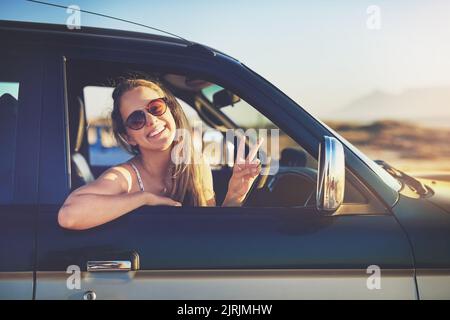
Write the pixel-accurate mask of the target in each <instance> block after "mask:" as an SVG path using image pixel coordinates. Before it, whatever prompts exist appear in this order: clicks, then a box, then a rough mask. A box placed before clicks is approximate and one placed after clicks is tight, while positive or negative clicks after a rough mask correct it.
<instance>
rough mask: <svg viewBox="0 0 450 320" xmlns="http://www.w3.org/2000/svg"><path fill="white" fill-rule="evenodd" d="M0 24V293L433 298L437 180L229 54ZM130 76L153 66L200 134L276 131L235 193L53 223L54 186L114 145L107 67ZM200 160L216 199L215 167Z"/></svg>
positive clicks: (87, 168) (60, 189) (439, 206)
mask: <svg viewBox="0 0 450 320" xmlns="http://www.w3.org/2000/svg"><path fill="white" fill-rule="evenodd" d="M0 39H1V43H2V49H1V50H0V56H1V59H0V95H1V97H0V113H1V116H0V122H1V125H0V130H2V132H1V135H0V139H2V140H1V141H2V143H1V148H2V153H1V154H2V156H1V160H0V170H1V177H2V178H1V180H0V190H1V192H0V216H1V223H0V230H1V232H0V298H2V299H36V300H41V299H75V300H76V299H88V300H89V299H91V300H92V299H441V298H442V299H449V298H450V194H449V192H448V190H449V189H448V184H445V183H444V182H436V181H431V180H426V181H425V180H424V181H422V182H421V181H420V180H418V179H416V178H413V177H410V176H408V175H406V174H404V173H402V172H400V171H399V170H397V169H395V168H393V167H392V166H390V165H389V164H387V163H384V162H379V163H376V162H374V161H372V160H370V159H369V158H367V157H366V156H365V155H364V154H363V153H361V152H360V151H359V150H358V149H357V148H355V147H354V146H353V145H352V144H351V143H349V142H348V141H346V140H345V139H344V138H342V137H341V136H340V135H339V134H338V133H336V132H334V131H333V130H332V129H331V128H329V127H328V126H327V125H325V124H324V123H322V122H321V121H320V120H318V119H316V118H315V117H313V116H312V115H311V114H310V113H308V112H307V111H306V110H305V109H304V108H302V107H301V106H300V105H298V104H297V103H296V102H295V101H293V100H292V99H290V98H289V97H288V96H286V95H285V94H284V93H283V92H282V91H281V90H279V89H278V88H277V87H276V86H274V85H272V84H271V83H270V82H268V81H267V80H266V79H264V78H263V77H261V76H260V75H258V74H257V73H255V72H254V71H252V70H251V69H250V68H248V67H247V66H246V65H244V64H243V63H241V62H240V61H238V60H236V59H234V58H232V57H230V56H229V55H227V54H225V53H222V52H220V51H218V50H216V49H213V48H210V47H208V46H205V45H202V44H199V43H194V42H190V41H187V40H184V39H178V38H175V37H168V36H160V35H153V34H146V33H137V32H129V31H121V30H109V29H100V28H90V27H83V28H81V29H79V30H78V29H73V30H70V29H68V28H67V27H66V26H64V25H52V24H40V23H27V22H13V21H1V22H0ZM277 62H278V61H277V59H276V58H274V60H273V61H271V63H274V64H276V63H277ZM292 63H295V62H292ZM311 63H314V62H313V61H312V62H311ZM130 74H131V75H133V76H138V77H140V76H142V77H147V76H148V77H157V78H158V79H160V80H161V81H163V82H164V83H165V84H166V85H167V87H168V88H170V90H171V91H172V92H173V93H174V95H175V96H176V97H177V99H179V100H180V101H182V102H183V108H185V110H186V113H187V114H188V115H189V118H190V120H193V119H194V118H195V119H196V120H197V121H200V123H201V124H202V126H204V127H206V128H207V132H208V133H207V134H206V133H205V134H203V142H205V143H211V142H213V143H214V142H217V141H219V140H221V139H222V138H223V137H224V135H225V132H226V131H227V130H229V129H233V130H235V129H248V128H250V127H252V126H256V125H258V126H259V128H262V129H268V130H269V131H270V130H279V136H278V137H279V141H280V144H279V146H280V150H279V152H276V150H275V147H276V145H275V144H273V146H272V149H273V150H271V151H273V152H272V153H273V155H274V157H273V159H272V160H273V161H272V162H270V161H266V166H265V169H266V172H267V173H268V174H266V175H261V176H259V177H258V181H257V182H256V183H255V184H254V187H253V189H252V190H251V192H250V194H249V196H248V198H247V199H246V201H245V204H244V205H243V206H242V207H228V208H222V207H219V206H217V207H164V206H155V207H151V206H144V207H141V208H138V209H136V210H134V211H133V212H131V213H129V214H127V215H125V216H123V217H121V218H119V219H117V220H114V221H112V222H109V223H107V224H104V225H102V226H99V227H96V228H92V229H88V230H82V231H80V230H78V231H75V230H67V229H64V228H62V227H61V226H60V225H59V224H58V219H57V216H58V211H59V209H60V208H61V206H62V204H63V202H64V200H65V199H66V197H67V196H68V194H69V193H70V192H71V191H73V190H74V189H76V188H78V187H80V186H82V185H84V184H86V183H89V182H90V181H92V180H93V179H95V178H96V177H98V176H99V175H100V174H101V173H102V172H104V171H105V170H106V169H107V168H109V167H110V166H111V165H113V164H116V163H120V162H121V161H124V160H125V159H127V157H129V155H127V154H126V153H124V152H123V151H121V149H119V148H118V147H117V145H115V144H114V142H112V141H110V140H108V138H107V133H108V131H110V126H109V125H108V123H107V122H105V119H107V117H106V116H105V112H106V111H107V110H108V107H109V106H110V101H109V100H108V99H110V94H111V91H112V88H113V86H114V85H113V83H114V80H115V79H117V78H118V77H123V76H126V75H130ZM299 76H301V75H299ZM104 106H106V108H104ZM97 107H98V108H97ZM105 110H106V111H105ZM273 132H274V136H276V135H275V133H276V134H278V131H273ZM232 145H233V141H231V142H230V143H228V144H224V145H223V147H222V148H219V153H220V155H221V157H219V158H221V159H223V157H222V156H223V154H225V155H226V154H231V155H233V147H232ZM274 150H275V151H274ZM266 155H267V153H266ZM263 156H264V153H263ZM274 163H277V166H276V170H273V169H274V168H275V167H274V166H273V165H272V164H274ZM212 168H213V176H214V188H215V192H216V198H217V202H218V203H219V204H220V201H221V200H223V197H224V195H225V192H226V188H227V181H228V179H229V177H230V174H231V170H232V165H229V164H228V163H227V162H223V161H219V162H218V163H217V164H215V165H214V166H212ZM267 170H268V171H267ZM92 214H96V212H95V210H93V212H92Z"/></svg>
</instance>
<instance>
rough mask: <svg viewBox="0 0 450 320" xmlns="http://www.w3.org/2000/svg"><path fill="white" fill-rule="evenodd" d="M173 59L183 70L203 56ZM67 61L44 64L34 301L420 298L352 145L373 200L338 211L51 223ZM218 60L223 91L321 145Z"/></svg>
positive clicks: (62, 177)
mask: <svg viewBox="0 0 450 320" xmlns="http://www.w3.org/2000/svg"><path fill="white" fill-rule="evenodd" d="M108 53H109V54H110V55H112V52H111V51H109V52H108ZM121 59H122V60H123V59H125V58H123V57H122V58H121ZM128 59H129V60H130V61H132V59H134V58H133V57H131V56H130V57H128ZM147 59H148V56H147ZM174 60H176V61H177V63H181V62H180V61H183V63H186V64H188V65H189V68H195V66H196V64H198V65H201V66H202V68H207V67H208V63H209V62H208V61H201V60H199V59H196V60H195V61H194V60H193V61H191V60H189V59H188V58H184V59H181V58H180V59H176V58H174ZM64 61H65V59H64V58H63V57H62V56H58V55H56V54H55V55H53V56H52V54H49V55H48V56H47V60H46V70H47V72H46V79H45V80H44V83H45V84H47V86H46V88H45V90H44V97H43V101H44V103H43V114H44V115H45V116H44V117H43V124H42V132H41V135H42V139H41V140H42V144H41V158H40V163H41V165H40V167H39V170H40V171H39V176H40V181H41V182H40V193H39V195H40V197H39V200H40V203H41V204H40V211H39V217H38V222H37V230H38V231H37V262H36V263H37V273H36V299H92V298H97V299H162V298H164V299H245V298H251V299H265V298H272V299H279V298H280V299H302V298H308V299H314V298H319V299H328V298H331V299H333V298H339V299H343V298H354V299H361V298H373V299H377V298H383V299H390V298H404V299H415V298H416V287H415V282H414V265H413V259H412V254H411V249H410V245H409V243H408V240H407V237H406V236H405V234H404V232H403V230H402V229H401V228H400V226H399V224H398V223H397V221H396V219H395V217H394V216H393V215H392V213H391V212H390V210H389V207H388V206H387V205H386V204H385V203H383V201H381V200H380V198H381V196H380V195H375V193H373V190H377V189H378V190H381V192H385V193H388V194H389V191H388V190H385V189H384V188H387V186H384V187H383V186H380V185H377V186H372V185H368V186H367V185H364V183H362V182H361V181H366V183H367V181H370V182H373V181H377V180H376V179H375V178H373V179H372V180H370V179H367V180H360V177H362V178H367V177H373V174H372V173H371V172H365V171H362V170H368V168H367V167H364V165H362V164H361V163H359V162H358V159H357V158H356V157H354V155H353V156H352V154H351V153H349V151H348V150H346V155H348V156H349V158H348V172H350V173H351V172H355V171H356V172H358V175H356V174H355V175H354V177H353V178H354V179H355V181H359V183H362V184H359V186H361V187H363V189H364V191H363V192H367V196H368V197H369V198H370V199H372V200H373V201H376V205H374V206H361V205H354V206H352V205H351V204H349V205H347V206H343V211H342V214H339V215H335V216H328V215H324V214H323V213H322V212H318V211H317V209H314V208H301V207H300V208H220V207H214V208H191V207H181V208H171V207H142V208H139V209H137V210H134V211H133V212H131V213H129V214H127V215H125V216H123V217H121V218H119V219H117V220H115V221H113V222H110V223H107V224H105V225H103V226H100V227H97V228H94V229H90V230H85V231H68V230H64V229H62V228H61V227H59V226H58V224H57V214H58V210H59V208H60V207H61V205H62V203H63V201H64V199H65V198H66V196H67V195H68V193H69V192H70V190H69V186H70V169H69V168H70V155H69V152H68V145H69V143H68V142H67V131H68V130H67V126H66V120H67V119H66V114H67V110H66V108H67V105H66V103H65V101H66V100H65V95H64V92H65V86H64V83H65V81H66V79H65V64H64ZM155 61H156V60H155V59H153V63H156V62H155ZM227 61H228V62H227ZM164 63H165V65H166V66H167V65H168V64H170V61H169V60H168V59H167V57H166V58H165V59H164ZM221 63H222V64H223V65H222V66H219V65H217V63H216V64H215V65H214V67H212V68H211V70H212V71H211V72H215V74H214V75H213V76H214V77H216V78H217V79H221V80H222V81H223V84H222V85H224V87H226V84H227V83H229V84H230V86H233V89H235V90H236V91H238V92H239V94H240V95H241V96H243V97H245V98H246V100H247V101H249V102H251V103H254V105H255V106H258V108H261V110H264V111H265V114H266V115H267V116H268V117H269V118H270V119H271V120H272V119H273V121H274V122H275V123H278V124H279V125H280V127H281V128H282V129H283V130H285V131H286V132H288V133H291V134H292V136H293V138H294V139H296V140H297V141H301V140H302V139H306V140H305V141H302V142H304V145H306V146H308V145H315V144H316V143H317V144H318V142H319V139H314V137H319V136H320V135H321V134H322V132H321V131H320V130H319V129H318V128H319V127H320V126H318V125H317V124H315V123H313V120H312V118H310V117H307V116H306V117H304V116H303V115H302V114H301V112H302V111H301V109H300V108H298V106H297V105H295V106H294V105H292V102H290V103H291V107H289V104H285V105H277V104H274V101H277V100H279V99H280V101H281V100H284V101H287V99H286V98H283V95H282V94H281V93H280V92H279V91H277V90H276V89H275V88H273V87H271V86H270V85H268V84H265V83H264V82H263V81H261V80H258V81H257V80H255V78H254V77H253V76H252V75H250V73H249V72H248V71H246V69H244V68H242V66H236V65H234V64H233V65H231V66H230V65H229V63H231V62H229V59H223V60H221ZM199 68H200V67H199ZM263 92H264V94H263ZM274 106H276V107H277V108H284V109H281V110H283V112H274V110H273V108H274ZM294 108H296V109H294ZM288 109H289V110H288ZM295 110H297V111H295ZM296 112H298V113H300V114H297V113H296ZM283 117H284V119H283ZM295 118H302V120H299V122H297V123H295ZM317 147H318V146H316V148H317ZM352 176H353V175H352ZM357 177H358V178H357ZM374 179H375V180H374ZM355 183H356V185H358V182H355ZM369 207H370V208H371V210H370V211H367V210H366V209H367V208H369ZM344 209H345V210H344ZM92 214H96V213H95V212H92Z"/></svg>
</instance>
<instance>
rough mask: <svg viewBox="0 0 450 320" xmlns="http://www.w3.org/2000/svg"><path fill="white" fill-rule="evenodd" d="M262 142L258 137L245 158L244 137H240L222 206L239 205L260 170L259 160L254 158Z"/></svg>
mask: <svg viewBox="0 0 450 320" xmlns="http://www.w3.org/2000/svg"><path fill="white" fill-rule="evenodd" d="M262 143H263V139H260V140H259V142H258V144H257V145H255V146H254V147H253V149H251V150H250V151H249V153H248V156H247V158H246V159H245V158H244V157H245V137H241V139H240V142H239V147H238V151H237V155H236V161H235V164H234V167H233V174H232V176H231V178H230V182H229V183H228V192H227V195H226V196H225V200H224V201H223V204H222V206H241V205H242V202H243V201H244V199H245V196H246V195H247V193H248V191H249V190H250V188H251V186H252V184H253V183H254V182H255V179H256V177H257V176H258V174H259V173H260V172H261V165H260V164H261V161H260V160H259V159H257V158H256V155H257V153H258V150H259V148H260V147H261V145H262Z"/></svg>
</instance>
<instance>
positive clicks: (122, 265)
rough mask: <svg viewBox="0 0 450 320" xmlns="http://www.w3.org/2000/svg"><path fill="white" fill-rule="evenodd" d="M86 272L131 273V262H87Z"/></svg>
mask: <svg viewBox="0 0 450 320" xmlns="http://www.w3.org/2000/svg"><path fill="white" fill-rule="evenodd" d="M87 271H88V272H111V271H123V272H127V271H131V261H127V260H115V261H88V262H87Z"/></svg>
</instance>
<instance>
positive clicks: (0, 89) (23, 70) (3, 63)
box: [0, 31, 42, 299]
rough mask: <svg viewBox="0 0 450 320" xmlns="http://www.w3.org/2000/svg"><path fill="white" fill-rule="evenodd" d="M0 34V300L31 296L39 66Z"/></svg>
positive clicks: (24, 48) (22, 48) (35, 57)
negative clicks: (0, 42) (0, 45)
mask: <svg viewBox="0 0 450 320" xmlns="http://www.w3.org/2000/svg"><path fill="white" fill-rule="evenodd" d="M0 38H1V39H2V43H3V45H4V46H2V49H1V52H0V148H1V152H0V154H1V156H0V221H1V222H0V299H32V298H33V288H34V282H33V280H34V278H33V276H34V262H35V261H34V258H35V223H36V216H37V212H38V206H37V203H38V201H37V198H38V195H37V182H38V181H37V171H38V170H37V168H38V155H39V121H40V108H41V80H42V65H41V59H40V56H39V54H34V55H31V54H26V53H27V52H31V50H32V49H33V48H32V47H29V46H25V45H18V44H13V43H12V42H10V40H11V39H10V38H8V37H7V36H6V35H4V34H3V32H2V31H0Z"/></svg>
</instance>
